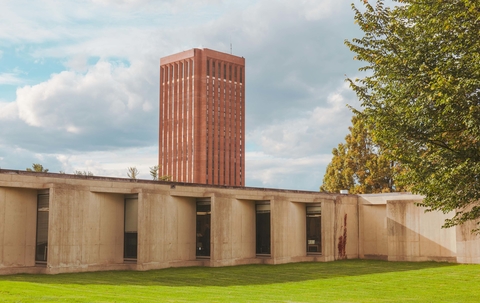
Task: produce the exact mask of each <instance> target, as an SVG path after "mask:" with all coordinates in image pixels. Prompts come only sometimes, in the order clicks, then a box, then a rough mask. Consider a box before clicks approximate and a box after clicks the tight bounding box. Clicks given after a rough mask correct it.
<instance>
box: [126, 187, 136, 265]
mask: <svg viewBox="0 0 480 303" xmlns="http://www.w3.org/2000/svg"><path fill="white" fill-rule="evenodd" d="M124 226H125V228H124V238H123V243H124V250H123V258H124V259H127V260H128V259H131V260H136V259H137V246H138V198H137V197H132V198H130V197H128V198H125V224H124Z"/></svg>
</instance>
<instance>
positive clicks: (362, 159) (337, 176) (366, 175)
mask: <svg viewBox="0 0 480 303" xmlns="http://www.w3.org/2000/svg"><path fill="white" fill-rule="evenodd" d="M349 130H350V134H348V135H347V136H346V137H345V144H343V143H340V144H339V145H338V147H337V148H334V149H333V151H332V153H333V158H332V161H331V162H330V164H329V165H328V166H327V170H326V173H325V176H324V178H323V184H322V186H321V187H320V191H324V192H336V193H338V192H339V191H340V190H342V189H347V190H348V191H349V192H350V193H355V194H365V193H382V192H393V191H399V190H402V189H403V188H402V187H401V186H399V185H396V184H395V183H394V178H395V176H396V175H398V174H399V173H401V171H402V170H401V167H400V165H398V164H397V163H395V162H393V161H390V160H389V159H388V158H387V157H386V155H385V151H384V150H383V149H381V148H380V146H378V145H376V144H374V142H373V140H372V138H371V135H370V132H369V130H368V129H367V127H366V125H365V122H364V121H363V120H362V119H361V118H360V117H359V116H353V118H352V126H351V127H349Z"/></svg>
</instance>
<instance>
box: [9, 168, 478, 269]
mask: <svg viewBox="0 0 480 303" xmlns="http://www.w3.org/2000/svg"><path fill="white" fill-rule="evenodd" d="M40 193H48V194H49V229H48V258H47V262H46V264H45V263H41V262H40V263H39V262H35V245H36V239H35V238H36V212H37V195H38V194H40ZM130 197H135V198H136V199H137V200H138V228H137V230H138V245H137V258H136V259H133V260H132V259H124V255H123V253H124V252H123V251H124V230H125V225H124V224H125V221H124V220H125V218H124V216H125V214H124V208H125V199H126V198H130ZM204 199H209V200H210V202H211V247H210V248H211V253H210V257H209V258H205V257H199V258H197V257H196V203H197V201H198V200H204ZM258 201H268V202H269V203H270V210H271V213H270V218H271V223H270V228H271V243H270V245H271V254H270V255H261V256H257V255H256V253H255V252H256V247H255V245H256V240H255V237H256V232H255V228H256V227H255V224H256V223H255V222H256V219H255V218H256V215H255V204H256V203H257V202H258ZM418 201H421V197H419V196H414V195H409V194H386V195H360V196H356V195H336V194H325V193H319V192H304V191H289V190H275V189H260V188H245V187H226V186H212V185H201V184H186V183H174V182H155V181H143V180H137V181H132V180H129V179H116V178H104V177H84V176H72V175H60V174H52V173H48V174H45V173H29V172H20V171H8V170H0V274H11V273H22V272H27V273H49V274H55V273H61V272H80V271H96V270H121V269H122V270H126V269H130V270H149V269H157V268H166V267H178V266H233V265H240V264H258V263H267V264H281V263H288V262H302V261H321V262H325V261H334V260H339V259H355V258H366V259H383V260H390V261H426V260H436V261H449V262H461V263H479V262H480V249H478V247H479V244H480V242H479V241H480V240H479V237H478V236H475V235H472V234H471V233H470V230H471V229H472V228H473V226H474V225H473V223H472V224H470V225H468V224H466V225H464V226H459V227H457V228H452V229H442V228H441V226H442V224H443V221H444V219H445V218H447V217H450V216H451V215H452V214H442V213H433V212H430V213H425V212H424V209H422V208H420V207H418V206H416V205H415V202H418ZM312 204H315V205H321V209H322V220H321V240H322V253H321V254H307V249H306V206H307V205H312Z"/></svg>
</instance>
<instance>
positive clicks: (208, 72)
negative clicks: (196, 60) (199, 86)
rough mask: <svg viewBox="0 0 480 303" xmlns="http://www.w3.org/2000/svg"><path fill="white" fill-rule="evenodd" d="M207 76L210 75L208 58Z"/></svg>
mask: <svg viewBox="0 0 480 303" xmlns="http://www.w3.org/2000/svg"><path fill="white" fill-rule="evenodd" d="M207 76H210V60H208V59H207Z"/></svg>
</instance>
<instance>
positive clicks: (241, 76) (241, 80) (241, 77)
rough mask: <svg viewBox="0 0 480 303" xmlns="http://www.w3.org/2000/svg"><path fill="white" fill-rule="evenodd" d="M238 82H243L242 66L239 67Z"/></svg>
mask: <svg viewBox="0 0 480 303" xmlns="http://www.w3.org/2000/svg"><path fill="white" fill-rule="evenodd" d="M240 83H243V67H240Z"/></svg>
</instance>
